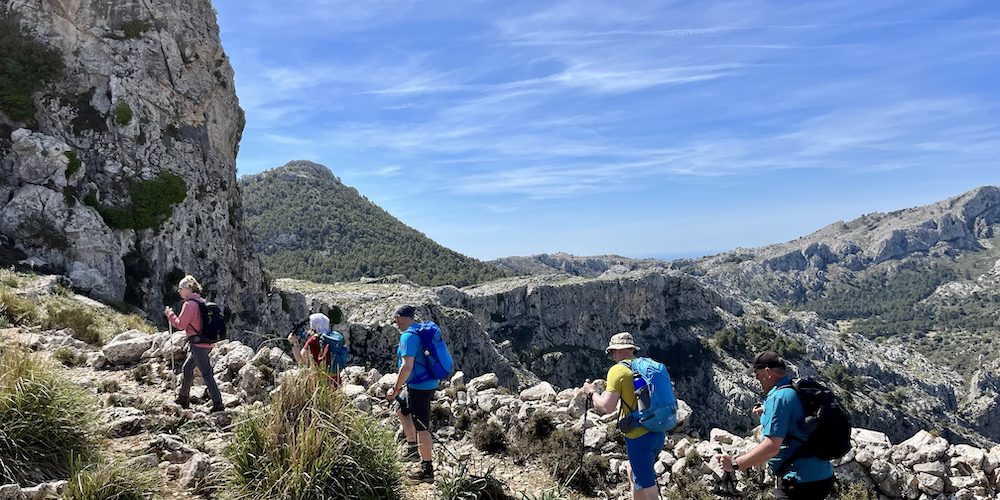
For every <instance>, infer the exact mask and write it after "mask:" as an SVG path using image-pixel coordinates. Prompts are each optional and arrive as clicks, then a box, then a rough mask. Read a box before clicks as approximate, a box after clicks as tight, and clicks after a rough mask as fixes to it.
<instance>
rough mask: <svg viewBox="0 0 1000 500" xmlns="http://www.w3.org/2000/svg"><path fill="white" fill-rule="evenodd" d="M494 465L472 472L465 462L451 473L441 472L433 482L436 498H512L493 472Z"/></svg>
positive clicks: (450, 499)
mask: <svg viewBox="0 0 1000 500" xmlns="http://www.w3.org/2000/svg"><path fill="white" fill-rule="evenodd" d="M495 470H496V465H494V466H491V467H489V468H488V469H486V470H485V471H484V472H482V473H479V474H474V473H472V471H471V470H470V469H469V467H468V466H467V464H466V463H465V462H462V463H460V464H459V465H458V469H456V470H455V472H454V473H451V474H443V475H442V477H441V478H440V479H437V480H436V481H435V482H434V498H435V499H436V500H514V498H513V497H512V496H510V495H508V494H507V491H506V490H507V487H506V485H505V484H504V483H503V481H500V480H499V479H497V478H496V476H495V475H494V474H493V472H494V471H495Z"/></svg>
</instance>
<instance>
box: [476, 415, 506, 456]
mask: <svg viewBox="0 0 1000 500" xmlns="http://www.w3.org/2000/svg"><path fill="white" fill-rule="evenodd" d="M472 443H473V444H475V445H476V448H477V449H479V451H482V452H483V453H500V452H504V451H507V444H508V443H507V433H506V432H504V430H503V429H501V428H500V426H499V425H497V424H495V423H493V422H489V423H487V424H486V425H480V426H476V427H475V428H474V429H472Z"/></svg>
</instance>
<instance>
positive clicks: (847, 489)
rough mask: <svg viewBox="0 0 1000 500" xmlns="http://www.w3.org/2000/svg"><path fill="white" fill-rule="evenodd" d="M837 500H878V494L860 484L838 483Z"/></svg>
mask: <svg viewBox="0 0 1000 500" xmlns="http://www.w3.org/2000/svg"><path fill="white" fill-rule="evenodd" d="M834 494H835V495H836V499H837V500H878V493H876V492H875V490H873V489H872V488H871V487H870V486H868V485H866V484H864V483H862V482H850V483H847V482H838V483H837V490H836V492H835V493H834Z"/></svg>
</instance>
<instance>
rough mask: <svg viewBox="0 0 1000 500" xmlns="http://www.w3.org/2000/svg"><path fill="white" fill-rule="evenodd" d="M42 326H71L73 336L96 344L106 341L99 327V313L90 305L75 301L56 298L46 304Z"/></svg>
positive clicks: (55, 327)
mask: <svg viewBox="0 0 1000 500" xmlns="http://www.w3.org/2000/svg"><path fill="white" fill-rule="evenodd" d="M42 328H45V329H48V330H61V329H63V328H69V329H70V330H72V332H73V338H75V339H77V340H81V341H83V342H86V343H88V344H90V345H95V346H99V345H102V344H103V343H104V341H103V339H102V338H101V331H100V329H99V328H98V319H97V315H96V314H95V313H94V311H93V310H91V309H90V308H89V307H86V306H84V305H83V304H78V303H75V302H73V301H65V300H54V301H51V302H49V303H48V304H46V306H45V319H43V320H42Z"/></svg>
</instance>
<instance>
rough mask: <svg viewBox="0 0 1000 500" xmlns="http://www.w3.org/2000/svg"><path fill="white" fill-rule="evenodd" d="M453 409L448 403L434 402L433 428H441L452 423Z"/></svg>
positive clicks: (432, 410) (432, 413)
mask: <svg viewBox="0 0 1000 500" xmlns="http://www.w3.org/2000/svg"><path fill="white" fill-rule="evenodd" d="M451 418H452V414H451V409H450V408H448V406H447V405H443V404H441V403H434V405H433V406H431V428H432V429H440V428H441V427H446V426H449V425H451Z"/></svg>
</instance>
